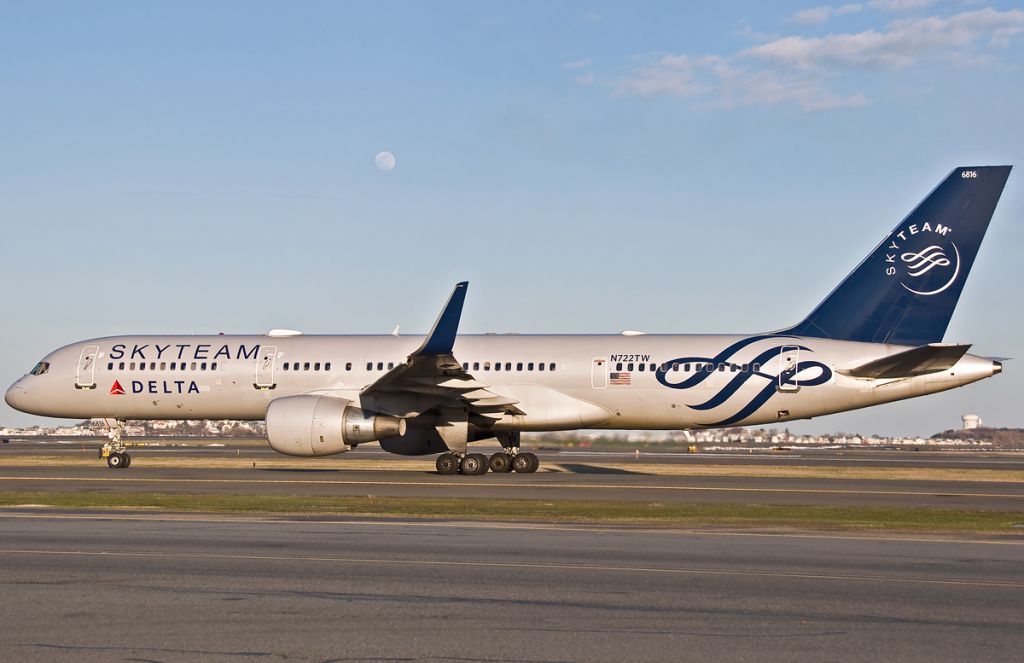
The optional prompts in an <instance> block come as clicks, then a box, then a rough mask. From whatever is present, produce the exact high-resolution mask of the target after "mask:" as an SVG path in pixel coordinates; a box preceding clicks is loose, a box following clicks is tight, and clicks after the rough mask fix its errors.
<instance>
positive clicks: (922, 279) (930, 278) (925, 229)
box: [884, 222, 960, 297]
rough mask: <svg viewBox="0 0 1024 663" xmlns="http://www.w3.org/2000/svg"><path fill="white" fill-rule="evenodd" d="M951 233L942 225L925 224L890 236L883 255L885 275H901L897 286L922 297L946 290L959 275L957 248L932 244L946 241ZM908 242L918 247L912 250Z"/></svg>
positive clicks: (946, 244)
mask: <svg viewBox="0 0 1024 663" xmlns="http://www.w3.org/2000/svg"><path fill="white" fill-rule="evenodd" d="M952 231H953V229H952V228H950V227H949V226H944V225H942V224H941V223H937V224H935V226H932V224H931V223H928V222H925V223H923V224H921V225H920V226H918V224H916V223H912V224H910V225H908V226H907V227H906V228H904V229H903V230H899V231H897V232H895V233H893V234H892V235H891V236H890V237H889V244H888V246H886V250H885V252H884V254H885V265H886V266H885V275H886V276H896V275H897V274H900V285H901V286H903V287H904V288H906V289H907V291H909V292H912V293H914V294H915V295H921V296H922V297H930V296H932V295H937V294H939V293H940V292H943V291H944V290H946V289H948V288H949V287H950V286H951V285H953V283H954V282H956V278H957V277H958V276H959V275H960V249H958V248H957V246H956V242H952V241H948V242H941V243H931V242H935V241H936V240H942V239H945V238H946V236H947V235H949V233H951V232H952ZM915 236H917V237H915ZM936 236H937V237H936ZM907 243H910V244H913V245H916V246H920V247H921V248H919V249H918V250H912V249H911V248H910V247H907V246H906V244H907ZM943 245H945V246H943ZM901 249H902V250H901ZM947 274H948V275H949V276H948V277H946V275H947Z"/></svg>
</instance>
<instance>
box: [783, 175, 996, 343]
mask: <svg viewBox="0 0 1024 663" xmlns="http://www.w3.org/2000/svg"><path fill="white" fill-rule="evenodd" d="M1010 168H1011V166H984V167H966V168H955V169H954V170H953V172H951V173H950V174H949V175H948V176H947V177H946V179H944V180H943V181H942V183H941V184H939V186H938V187H936V188H935V190H934V191H932V192H931V193H930V194H928V197H927V198H925V199H924V200H923V201H921V203H920V204H919V205H918V206H917V207H916V208H915V209H914V211H913V212H911V213H910V214H909V215H908V216H907V218H905V219H903V221H901V222H900V223H899V225H897V226H896V228H895V229H894V230H893V231H892V233H890V234H889V236H888V237H886V238H885V240H884V241H883V242H882V243H881V244H879V245H878V247H877V248H875V250H874V251H872V252H871V253H870V254H869V255H868V257H867V258H866V259H865V260H864V262H862V263H861V264H860V265H858V266H857V269H855V270H853V273H851V274H850V275H849V276H847V277H846V280H844V281H843V282H842V283H840V284H839V287H837V288H836V289H835V290H833V291H832V294H830V295H829V296H828V297H826V298H825V301H823V302H822V303H821V304H819V305H818V307H817V308H816V309H814V312H812V313H811V314H810V315H809V316H807V319H806V320H804V321H803V322H801V323H800V324H798V325H797V326H795V327H793V328H792V329H788V330H786V331H785V333H790V334H795V335H799V336H815V337H820V338H833V339H840V340H847V341H867V342H872V343H893V344H898V345H924V344H926V343H937V342H939V341H941V340H942V336H943V335H944V334H945V333H946V327H947V326H948V325H949V319H950V318H951V317H952V315H953V309H954V308H956V302H957V300H958V299H959V298H960V293H961V291H962V290H963V288H964V282H965V281H967V275H968V274H969V273H970V271H971V265H973V264H974V257H975V256H976V255H977V254H978V248H979V247H980V246H981V240H982V238H983V237H984V236H985V231H986V230H987V229H988V222H989V220H990V219H991V218H992V212H993V211H995V208H996V203H997V202H999V196H1000V194H1001V193H1002V192H1003V186H1004V185H1005V184H1006V180H1007V178H1008V177H1009V176H1010Z"/></svg>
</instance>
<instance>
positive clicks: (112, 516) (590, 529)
mask: <svg viewBox="0 0 1024 663" xmlns="http://www.w3.org/2000/svg"><path fill="white" fill-rule="evenodd" d="M10 508H17V507H10V506H8V507H0V520H3V519H5V518H10V519H20V520H125V521H131V522H147V521H148V522H169V523H181V522H185V523H204V524H221V523H235V524H248V525H252V524H274V525H304V526H305V525H321V526H336V527H360V526H363V525H365V526H368V527H424V528H426V527H443V528H450V529H458V528H460V529H491V530H508V529H517V530H525V531H541V532H543V531H551V532H579V533H585V534H629V535H633V534H665V535H674V536H679V535H682V536H730V537H741V536H748V537H762V538H776V539H824V540H838V541H893V542H901V543H929V544H931V543H946V544H970V545H986V546H1024V538H1021V539H1020V540H1010V541H1005V540H990V539H956V538H948V537H931V538H928V537H920V536H918V537H909V536H898V535H894V536H867V535H865V536H860V535H843V534H816V533H813V532H808V533H804V534H798V533H793V532H722V531H709V530H699V529H692V528H682V529H675V528H668V527H666V528H650V527H628V526H626V527H612V526H604V527H597V526H594V525H571V524H570V525H551V524H543V523H541V524H538V523H520V522H515V521H509V522H503V521H499V522H484V521H479V520H466V521H456V522H452V521H450V520H449V521H444V522H430V521H416V520H403V519H401V518H395V519H394V520H296V519H292V518H279V517H269V518H268V517H263V516H260V515H251V516H248V517H237V516H223V517H210V516H208V515H197V516H193V515H192V514H180V515H174V516H172V515H168V514H165V513H148V514H141V515H125V514H119V513H109V514H69V513H6V512H5V511H4V510H5V509H10ZM46 508H49V507H46ZM355 517H358V516H355Z"/></svg>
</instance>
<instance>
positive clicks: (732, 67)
mask: <svg viewBox="0 0 1024 663" xmlns="http://www.w3.org/2000/svg"><path fill="white" fill-rule="evenodd" d="M723 5H724V6H723ZM0 63H2V65H0V101H2V103H0V126H2V127H3V130H2V131H0V224H2V226H0V227H2V229H3V242H2V244H0V279H2V283H3V286H2V287H3V291H2V292H3V293H4V305H3V306H2V308H0V341H2V342H0V381H2V382H4V384H9V383H10V382H12V381H13V380H15V379H16V378H17V377H18V376H19V375H21V374H22V373H24V372H25V371H26V370H28V369H29V368H31V366H32V365H33V364H34V362H35V361H37V360H38V359H39V358H40V357H41V356H42V355H43V354H45V353H46V352H48V351H49V350H52V349H53V348H55V347H57V346H60V345H63V344H65V343H68V342H71V341H74V340H78V339H82V338H88V337H94V336H103V335H109V334H115V333H127V332H132V333H161V332H182V333H193V332H195V333H203V332H219V331H224V332H227V333H249V332H262V331H265V330H266V329H270V328H273V327H290V328H297V329H302V330H304V331H307V332H311V333H312V332H319V333H329V332H345V333H347V332H352V333H356V332H360V333H364V332H371V333H372V332H381V333H386V332H387V331H389V330H390V329H391V328H392V327H393V326H394V325H395V324H399V323H400V324H401V325H402V328H403V329H404V330H407V331H410V332H413V331H423V330H425V329H426V328H427V327H429V325H430V323H431V322H432V321H433V318H434V316H435V315H436V312H437V309H438V308H439V307H440V305H441V303H442V301H443V299H444V297H445V296H446V295H447V294H448V292H449V290H450V288H451V286H452V284H453V283H454V282H455V281H457V280H461V279H469V280H470V281H471V289H470V294H469V300H468V304H467V308H466V313H465V317H464V320H463V330H464V331H467V332H486V331H519V332H617V331H619V330H621V329H642V330H647V331H650V332H695V333H696V332H748V331H749V332H754V331H763V330H766V329H774V328H779V327H782V326H785V325H788V324H791V323H794V322H796V321H798V320H800V319H801V318H802V317H803V316H804V315H805V314H806V313H807V312H809V311H810V310H811V308H812V307H813V306H814V305H815V304H817V303H818V302H819V301H820V300H821V299H822V298H823V297H824V296H825V295H826V294H827V293H828V292H829V291H830V290H831V289H832V287H833V286H834V285H835V284H836V283H838V281H839V280H840V279H842V278H843V277H844V276H845V275H846V274H847V273H848V272H849V271H850V270H851V269H852V268H853V267H854V266H855V265H856V264H857V263H858V262H859V261H860V260H861V259H862V258H863V257H864V256H865V255H866V254H867V252H868V251H869V250H870V249H871V248H873V247H874V245H875V244H876V243H877V242H878V241H879V240H880V239H881V238H882V237H883V236H884V235H885V234H886V233H887V232H888V231H889V230H890V229H891V228H892V227H893V226H894V225H895V224H896V223H897V222H898V221H899V220H900V219H901V218H902V217H903V216H904V215H905V214H906V213H907V212H908V211H909V210H910V209H911V208H912V206H913V205H914V204H916V203H917V202H918V201H919V200H920V199H921V198H922V197H923V196H924V195H925V194H926V193H927V192H928V191H929V190H930V189H931V188H932V187H933V186H934V185H935V184H936V183H938V181H939V180H940V179H941V178H942V177H943V176H944V175H945V174H946V173H947V172H949V170H951V169H952V168H953V167H955V166H957V165H983V164H1003V163H1010V164H1015V165H1018V166H1019V165H1021V162H1022V161H1024V159H1021V156H1022V155H1024V131H1022V130H1021V108H1022V107H1024V103H1022V102H1024V70H1022V68H1021V67H1022V64H1024V6H1022V3H1019V2H1000V1H992V2H987V1H981V2H956V1H950V0H947V1H941V0H935V1H932V2H929V1H927V0H868V1H865V2H856V3H843V4H837V5H825V4H819V3H816V2H814V0H811V1H809V2H775V3H761V2H735V3H678V2H665V3H659V2H646V3H642V4H641V5H639V6H637V5H630V6H627V5H625V4H622V3H600V2H560V3H550V2H515V3H498V2H494V3H483V2H435V3H420V2H402V3H383V2H372V3H355V2H351V3H348V2H346V3H339V2H322V3H317V2H303V3H284V2H217V3H208V2H173V3H172V2H167V3H160V2H146V3H139V2H124V3H115V2H97V3H78V2H67V3H59V2H12V1H10V0H8V1H6V2H2V3H0ZM381 150H390V151H391V152H393V153H394V154H395V156H396V158H397V166H396V167H395V169H394V170H392V171H390V172H381V171H379V170H377V169H376V168H375V167H374V155H376V154H377V153H378V152H380V151H381ZM1022 210H1024V186H1022V185H1021V182H1020V172H1019V171H1018V172H1015V173H1014V174H1013V175H1012V176H1011V179H1010V182H1009V184H1008V186H1007V189H1006V191H1005V193H1004V196H1003V199H1002V202H1001V203H1000V206H999V208H998V209H997V211H996V217H995V219H994V222H993V225H992V228H991V230H990V232H989V235H988V237H987V239H986V242H985V244H984V245H983V247H982V251H981V254H980V256H979V260H978V263H977V264H976V265H975V268H974V271H973V273H972V275H971V278H970V281H969V282H968V284H967V287H966V289H965V291H964V295H963V298H962V299H961V302H960V306H959V308H958V310H957V313H956V315H955V317H954V319H953V322H952V324H951V326H950V330H949V333H948V334H947V337H946V338H947V340H951V341H966V342H973V343H975V351H976V352H978V353H980V354H983V355H1000V356H1010V357H1021V358H1024V338H1022V336H1024V335H1022V334H1021V329H1022V328H1024V310H1022V309H1024V307H1022V305H1021V296H1020V294H1019V293H1018V292H1017V290H1018V288H1019V286H1020V284H1021V283H1024V261H1022V260H1021V259H1020V256H1021V255H1024V228H1022V224H1021V218H1022ZM1022 371H1024V369H1020V368H1018V366H1017V363H1016V362H1010V363H1009V364H1008V366H1007V370H1006V373H1005V374H1004V375H1002V376H1000V377H998V378H996V379H993V380H988V381H985V382H983V383H980V384H977V385H972V386H970V387H967V388H965V389H961V390H956V391H954V392H949V393H947V394H941V395H937V396H932V397H928V398H924V399H918V400H916V401H908V402H905V403H900V404H895V405H889V406H884V407H880V408H875V409H870V410H865V411H861V412H857V413H850V414H844V415H835V416H832V417H827V418H823V419H820V420H814V421H811V422H805V423H800V424H795V425H792V426H790V428H791V429H792V430H796V431H801V432H804V431H807V432H812V431H823V432H824V431H835V430H847V431H860V432H865V433H870V432H878V433H889V434H896V433H899V434H911V433H913V434H930V433H932V432H935V431H938V430H941V429H943V428H948V427H954V426H956V425H958V423H959V415H960V414H962V413H964V412H976V413H978V414H980V415H981V416H982V417H983V419H984V420H985V421H986V423H988V424H992V425H997V426H1024V418H1022V416H1021V414H1020V408H1019V405H1018V403H1019V397H1020V394H1021V393H1022V387H1024V378H1022V377H1021V373H1022ZM38 421H41V420H39V419H36V418H33V417H29V416H26V415H21V414H19V413H16V412H13V411H11V410H10V409H9V408H7V407H6V405H3V406H2V408H0V423H3V424H27V423H33V422H38Z"/></svg>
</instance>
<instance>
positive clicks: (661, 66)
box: [613, 55, 867, 111]
mask: <svg viewBox="0 0 1024 663" xmlns="http://www.w3.org/2000/svg"><path fill="white" fill-rule="evenodd" d="M613 94H614V95H615V96H635V97H655V96H662V95H669V96H675V97H682V98H688V99H691V100H693V101H694V103H695V104H697V105H700V106H705V107H709V108H737V107H741V106H775V105H779V104H785V103H794V104H796V105H798V106H800V108H802V109H803V110H805V111H821V110H829V109H834V108H844V107H853V106H863V105H865V104H866V103H867V99H866V98H865V97H864V95H862V94H855V95H850V96H845V97H844V96H839V95H837V94H835V93H834V92H832V91H831V90H828V89H827V88H826V87H824V86H823V84H822V82H821V81H820V79H819V78H818V77H817V76H814V75H807V74H796V75H784V74H780V73H777V72H773V71H770V70H764V69H761V70H756V69H751V68H749V67H744V66H740V65H737V64H735V63H734V62H731V61H730V60H729V59H727V58H723V57H719V56H713V55H705V56H701V57H696V58H694V57H690V56H687V55H665V56H662V57H661V58H659V59H658V60H656V61H654V62H651V63H649V64H646V65H644V66H642V67H640V68H638V69H637V70H636V71H634V72H632V74H631V75H629V76H625V77H622V78H620V79H619V80H618V81H616V83H615V86H614V90H613Z"/></svg>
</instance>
